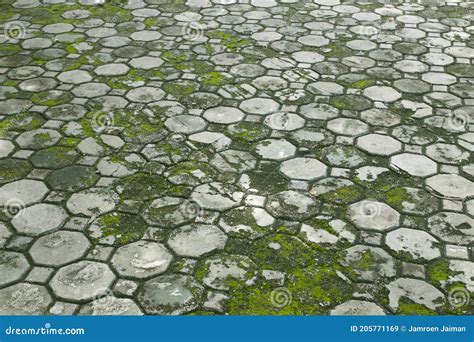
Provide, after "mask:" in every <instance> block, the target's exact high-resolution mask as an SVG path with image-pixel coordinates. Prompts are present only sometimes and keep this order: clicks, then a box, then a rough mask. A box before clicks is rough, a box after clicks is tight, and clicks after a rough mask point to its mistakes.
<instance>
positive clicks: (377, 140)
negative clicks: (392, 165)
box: [357, 134, 402, 156]
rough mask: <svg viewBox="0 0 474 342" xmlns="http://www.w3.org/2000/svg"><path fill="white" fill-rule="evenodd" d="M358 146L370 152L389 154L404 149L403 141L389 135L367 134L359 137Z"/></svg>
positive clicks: (382, 154)
mask: <svg viewBox="0 0 474 342" xmlns="http://www.w3.org/2000/svg"><path fill="white" fill-rule="evenodd" d="M357 146H358V147H359V148H361V149H362V150H364V151H367V152H368V153H371V154H375V155H379V156H389V155H391V154H394V153H396V152H400V151H401V149H402V143H401V142H399V141H398V140H395V139H393V138H392V137H389V136H387V135H381V134H367V135H364V136H363V137H360V138H358V139H357Z"/></svg>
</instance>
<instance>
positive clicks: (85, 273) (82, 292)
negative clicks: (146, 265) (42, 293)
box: [50, 260, 115, 300]
mask: <svg viewBox="0 0 474 342" xmlns="http://www.w3.org/2000/svg"><path fill="white" fill-rule="evenodd" d="M114 280H115V275H114V274H113V273H112V271H111V270H110V268H109V266H107V265H106V264H103V263H100V262H94V261H85V260H84V261H79V262H76V263H74V264H70V265H67V266H64V267H61V268H60V269H59V270H58V271H57V273H56V274H55V275H54V277H53V279H52V280H51V282H50V286H51V289H52V290H53V292H54V293H55V294H56V296H58V297H60V298H64V299H69V300H89V299H92V298H94V297H99V296H101V295H103V294H104V293H106V292H107V290H108V288H109V287H110V286H111V285H112V283H113V281H114Z"/></svg>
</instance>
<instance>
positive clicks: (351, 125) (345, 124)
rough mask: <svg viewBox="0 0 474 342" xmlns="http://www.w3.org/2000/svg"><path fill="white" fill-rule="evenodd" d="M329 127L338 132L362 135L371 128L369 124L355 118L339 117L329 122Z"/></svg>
mask: <svg viewBox="0 0 474 342" xmlns="http://www.w3.org/2000/svg"><path fill="white" fill-rule="evenodd" d="M328 129H329V130H330V131H332V132H334V133H336V134H343V135H351V136H354V135H361V134H363V133H366V132H367V131H368V130H369V126H368V125H367V124H366V123H364V122H362V121H360V120H354V119H346V118H338V119H334V120H331V121H329V122H328Z"/></svg>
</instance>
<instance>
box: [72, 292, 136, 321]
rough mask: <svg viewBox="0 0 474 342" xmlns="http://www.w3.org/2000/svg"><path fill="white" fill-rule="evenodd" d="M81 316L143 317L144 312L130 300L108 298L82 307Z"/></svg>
mask: <svg viewBox="0 0 474 342" xmlns="http://www.w3.org/2000/svg"><path fill="white" fill-rule="evenodd" d="M79 315H86V316H141V315H143V312H142V310H140V308H139V307H138V305H137V304H135V302H134V301H133V300H131V299H129V298H116V297H113V296H106V297H102V298H99V299H96V300H94V301H93V302H91V303H89V304H87V305H85V306H83V307H82V309H81V311H80V312H79Z"/></svg>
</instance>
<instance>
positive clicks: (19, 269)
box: [0, 250, 30, 286]
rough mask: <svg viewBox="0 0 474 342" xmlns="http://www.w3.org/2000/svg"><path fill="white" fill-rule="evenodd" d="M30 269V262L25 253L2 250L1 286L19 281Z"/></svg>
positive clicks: (0, 263) (0, 257) (0, 254)
mask: <svg viewBox="0 0 474 342" xmlns="http://www.w3.org/2000/svg"><path fill="white" fill-rule="evenodd" d="M29 269H30V264H29V263H28V260H26V258H25V256H24V255H23V254H21V253H17V252H7V251H3V250H2V251H0V273H1V274H2V276H1V278H0V286H4V285H7V284H10V283H13V282H16V281H18V280H19V279H21V278H22V277H23V276H24V275H25V274H26V272H27V271H28V270H29Z"/></svg>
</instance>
